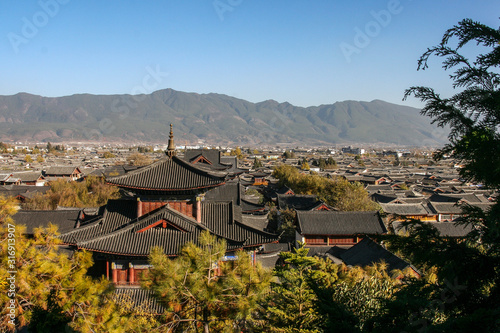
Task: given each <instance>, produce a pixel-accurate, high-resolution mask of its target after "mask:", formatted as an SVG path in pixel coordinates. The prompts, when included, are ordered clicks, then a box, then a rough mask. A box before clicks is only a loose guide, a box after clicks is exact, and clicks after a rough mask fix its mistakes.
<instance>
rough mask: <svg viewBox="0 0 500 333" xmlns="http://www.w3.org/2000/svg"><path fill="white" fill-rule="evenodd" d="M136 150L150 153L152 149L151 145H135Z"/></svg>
mask: <svg viewBox="0 0 500 333" xmlns="http://www.w3.org/2000/svg"><path fill="white" fill-rule="evenodd" d="M137 151H138V152H139V153H141V154H145V153H150V152H152V151H153V147H151V146H139V147H137Z"/></svg>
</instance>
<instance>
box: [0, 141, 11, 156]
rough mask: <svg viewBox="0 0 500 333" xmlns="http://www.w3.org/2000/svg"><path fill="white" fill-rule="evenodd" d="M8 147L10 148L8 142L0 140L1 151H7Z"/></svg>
mask: <svg viewBox="0 0 500 333" xmlns="http://www.w3.org/2000/svg"><path fill="white" fill-rule="evenodd" d="M8 148H10V146H9V145H8V144H6V143H3V142H0V153H2V154H4V153H6V152H7V149H8Z"/></svg>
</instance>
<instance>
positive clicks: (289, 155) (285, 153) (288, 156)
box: [283, 150, 295, 158]
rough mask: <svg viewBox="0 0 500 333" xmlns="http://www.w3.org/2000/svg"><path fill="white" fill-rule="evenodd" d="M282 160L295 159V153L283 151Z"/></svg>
mask: <svg viewBox="0 0 500 333" xmlns="http://www.w3.org/2000/svg"><path fill="white" fill-rule="evenodd" d="M283 157H284V158H295V153H294V152H293V151H291V150H285V152H284V153H283Z"/></svg>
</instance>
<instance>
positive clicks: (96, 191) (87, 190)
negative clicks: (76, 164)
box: [23, 176, 120, 210]
mask: <svg viewBox="0 0 500 333" xmlns="http://www.w3.org/2000/svg"><path fill="white" fill-rule="evenodd" d="M49 185H50V190H48V191H47V192H46V193H44V194H42V193H39V194H37V195H35V196H34V197H33V198H31V199H28V200H27V201H26V203H24V204H23V208H25V209H42V210H53V209H56V208H57V207H58V206H63V207H79V208H81V207H98V206H102V205H104V204H106V202H107V201H108V200H109V199H117V198H119V197H120V194H119V190H118V188H117V187H116V186H112V185H108V184H106V183H105V182H104V179H102V178H99V177H96V176H88V177H86V179H85V180H84V181H82V182H76V181H73V182H68V181H67V180H65V179H58V180H55V181H52V182H50V183H49Z"/></svg>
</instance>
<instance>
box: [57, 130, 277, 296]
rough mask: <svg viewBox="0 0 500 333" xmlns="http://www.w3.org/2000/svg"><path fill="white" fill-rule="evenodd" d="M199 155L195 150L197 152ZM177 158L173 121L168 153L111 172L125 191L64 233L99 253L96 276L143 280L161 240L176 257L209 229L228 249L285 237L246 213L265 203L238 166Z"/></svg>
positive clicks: (65, 238) (131, 281)
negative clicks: (252, 194)
mask: <svg viewBox="0 0 500 333" xmlns="http://www.w3.org/2000/svg"><path fill="white" fill-rule="evenodd" d="M191 155H193V154H191ZM190 159H193V161H195V163H193V161H189V159H186V158H184V159H181V158H179V157H178V156H176V151H175V146H174V139H173V132H172V125H171V127H170V139H169V144H168V148H167V151H166V156H165V157H164V158H162V159H161V160H159V161H156V162H154V163H152V164H150V165H147V166H144V167H140V168H138V169H135V170H132V171H129V172H127V173H125V174H123V175H120V176H116V177H112V178H108V179H107V180H106V181H107V183H109V184H112V185H116V186H118V187H120V188H121V189H122V191H123V192H124V193H126V195H125V196H124V197H123V198H122V199H117V200H109V201H108V203H107V205H106V206H105V207H103V208H102V209H101V211H102V212H101V213H99V214H97V215H95V216H93V217H92V218H89V217H86V218H82V219H81V220H78V221H76V223H75V227H74V228H72V229H71V230H67V229H66V230H65V232H63V233H62V234H61V236H60V238H61V239H62V240H63V242H64V243H65V244H67V245H69V246H72V247H74V248H76V249H85V250H88V251H91V252H93V255H94V262H95V264H94V269H93V271H92V272H91V274H92V275H105V276H106V277H107V278H108V279H109V280H112V281H113V282H114V283H115V284H116V285H117V286H120V285H121V286H134V285H139V279H140V276H141V273H142V272H144V271H147V270H148V269H149V264H148V260H147V257H148V254H149V252H150V249H151V248H152V247H154V246H159V247H162V248H163V250H164V252H165V254H166V255H167V256H171V257H175V256H177V255H178V253H179V252H180V249H181V248H182V246H183V245H184V244H186V243H187V242H190V241H191V242H194V243H197V241H198V237H199V235H200V233H201V232H202V231H204V230H208V231H210V232H211V233H212V234H214V235H216V236H217V237H219V238H222V239H224V240H225V241H226V242H227V250H228V252H233V251H236V250H238V249H245V250H248V251H254V252H255V251H258V249H259V248H260V247H261V246H262V245H264V244H269V243H275V242H278V239H279V236H278V235H275V234H272V233H269V232H266V231H265V230H264V228H263V227H262V224H259V223H254V221H255V219H254V218H249V217H247V215H249V214H252V215H253V214H254V213H257V214H258V213H259V212H262V211H263V207H260V206H258V205H254V204H251V203H249V202H246V201H244V200H243V199H242V198H241V197H240V194H241V188H240V185H239V184H238V181H237V179H235V178H232V177H234V176H235V175H237V174H238V170H237V166H236V167H235V166H234V165H233V164H231V163H220V161H216V163H214V162H213V161H211V160H210V159H209V158H207V156H204V155H199V156H191V158H190Z"/></svg>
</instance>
